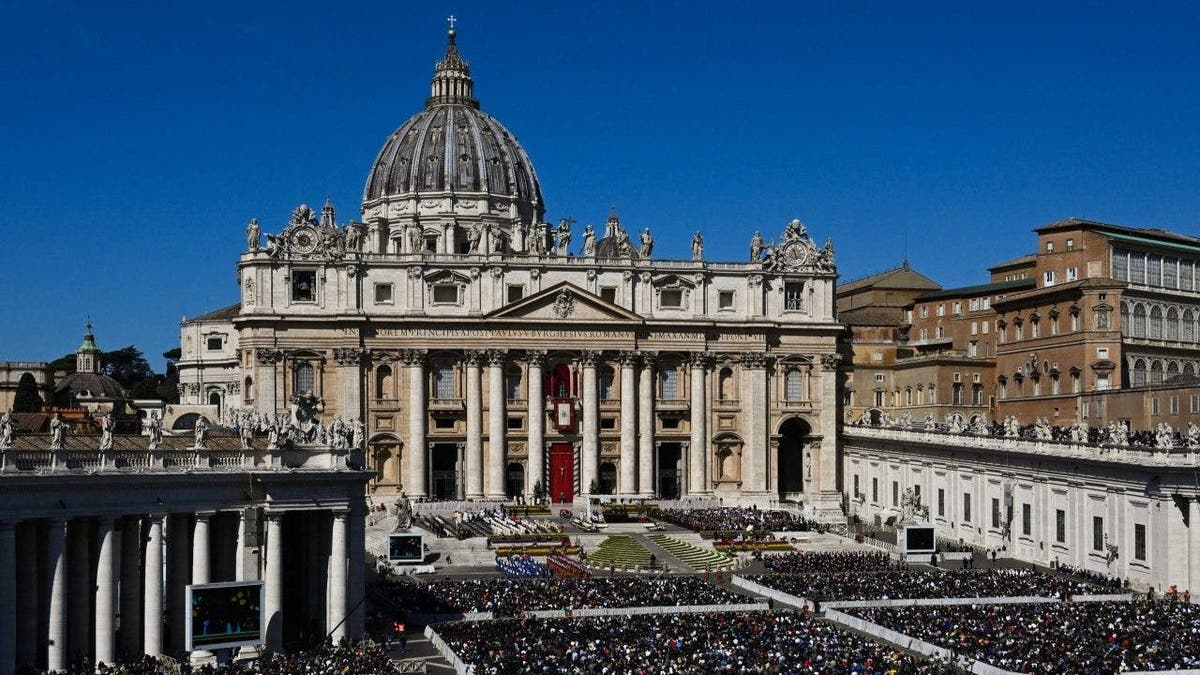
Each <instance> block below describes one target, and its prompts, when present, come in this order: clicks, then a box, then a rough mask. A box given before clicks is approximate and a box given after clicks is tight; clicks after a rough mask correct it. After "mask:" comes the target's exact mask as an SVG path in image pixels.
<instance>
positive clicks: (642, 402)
mask: <svg viewBox="0 0 1200 675" xmlns="http://www.w3.org/2000/svg"><path fill="white" fill-rule="evenodd" d="M637 403H638V494H640V495H642V496H645V497H650V496H653V495H654V493H655V487H654V354H652V353H650V352H642V372H641V376H640V377H639V378H638V400H637Z"/></svg>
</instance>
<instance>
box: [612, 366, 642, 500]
mask: <svg viewBox="0 0 1200 675" xmlns="http://www.w3.org/2000/svg"><path fill="white" fill-rule="evenodd" d="M617 361H618V362H619V363H620V364H621V484H620V487H619V489H618V491H619V492H620V493H621V494H626V495H631V494H633V493H635V492H637V468H638V467H637V419H636V418H637V396H636V394H635V390H636V389H637V379H636V378H637V373H636V372H635V371H634V364H636V363H637V353H636V352H621V353H620V354H618V355H617Z"/></svg>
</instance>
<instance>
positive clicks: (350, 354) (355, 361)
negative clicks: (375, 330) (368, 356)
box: [333, 347, 365, 419]
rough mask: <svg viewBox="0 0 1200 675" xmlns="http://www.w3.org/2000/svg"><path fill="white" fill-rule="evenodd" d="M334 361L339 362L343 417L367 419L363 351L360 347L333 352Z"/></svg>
mask: <svg viewBox="0 0 1200 675" xmlns="http://www.w3.org/2000/svg"><path fill="white" fill-rule="evenodd" d="M333 359H334V361H336V362H337V368H338V380H340V383H341V385H342V386H341V389H342V395H341V401H339V403H340V405H341V415H342V417H346V418H349V419H365V418H364V417H363V409H362V400H363V397H362V395H363V376H362V363H363V350H361V349H359V348H358V347H346V348H342V349H335V350H333Z"/></svg>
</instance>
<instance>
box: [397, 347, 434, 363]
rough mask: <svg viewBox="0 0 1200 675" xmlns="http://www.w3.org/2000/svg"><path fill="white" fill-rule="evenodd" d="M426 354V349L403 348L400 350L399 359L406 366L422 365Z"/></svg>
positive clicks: (427, 352)
mask: <svg viewBox="0 0 1200 675" xmlns="http://www.w3.org/2000/svg"><path fill="white" fill-rule="evenodd" d="M428 355H429V350H428V349H404V350H401V351H400V361H401V362H402V363H403V364H404V365H406V366H423V365H425V359H426V357H427V356H428Z"/></svg>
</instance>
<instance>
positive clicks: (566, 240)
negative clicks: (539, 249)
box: [555, 218, 571, 255]
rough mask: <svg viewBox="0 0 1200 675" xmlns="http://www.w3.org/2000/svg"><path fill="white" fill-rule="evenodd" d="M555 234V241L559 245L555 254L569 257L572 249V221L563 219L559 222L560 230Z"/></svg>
mask: <svg viewBox="0 0 1200 675" xmlns="http://www.w3.org/2000/svg"><path fill="white" fill-rule="evenodd" d="M555 234H556V237H555V240H556V243H557V244H558V248H557V250H556V251H555V253H556V254H557V255H569V254H570V249H571V219H570V218H563V219H562V220H560V221H558V230H557V232H556V233H555Z"/></svg>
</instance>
